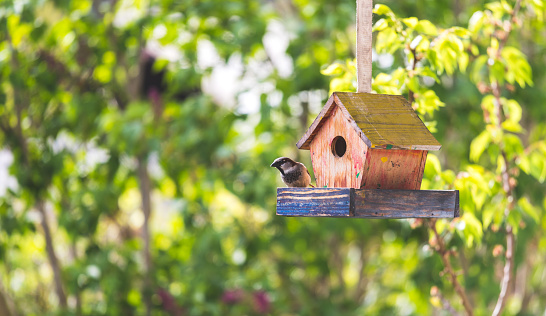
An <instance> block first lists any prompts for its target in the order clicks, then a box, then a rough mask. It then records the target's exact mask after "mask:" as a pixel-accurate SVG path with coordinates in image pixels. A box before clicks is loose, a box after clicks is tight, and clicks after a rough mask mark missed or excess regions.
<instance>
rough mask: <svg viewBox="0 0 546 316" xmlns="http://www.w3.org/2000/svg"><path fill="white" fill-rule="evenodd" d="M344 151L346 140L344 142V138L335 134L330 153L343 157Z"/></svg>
mask: <svg viewBox="0 0 546 316" xmlns="http://www.w3.org/2000/svg"><path fill="white" fill-rule="evenodd" d="M346 151H347V142H345V138H343V137H341V136H336V137H335V138H334V139H333V140H332V153H333V154H334V156H336V157H343V155H345V152H346Z"/></svg>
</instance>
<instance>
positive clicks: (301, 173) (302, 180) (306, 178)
mask: <svg viewBox="0 0 546 316" xmlns="http://www.w3.org/2000/svg"><path fill="white" fill-rule="evenodd" d="M271 167H274V168H277V169H279V171H280V172H281V178H282V181H283V182H284V183H285V184H286V185H287V186H288V187H290V188H306V187H308V186H312V187H313V188H314V187H315V186H314V185H312V184H311V175H310V174H309V170H307V168H306V167H305V165H304V164H302V163H301V162H297V161H294V160H292V159H290V158H287V157H280V158H277V159H275V161H273V163H272V164H271Z"/></svg>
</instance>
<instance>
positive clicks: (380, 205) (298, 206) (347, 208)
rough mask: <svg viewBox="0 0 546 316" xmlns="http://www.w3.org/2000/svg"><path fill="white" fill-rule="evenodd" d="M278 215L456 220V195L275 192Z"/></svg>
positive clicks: (319, 190)
mask: <svg viewBox="0 0 546 316" xmlns="http://www.w3.org/2000/svg"><path fill="white" fill-rule="evenodd" d="M277 215H282V216H305V217H308V216H312V217H350V218H453V217H459V191H457V190H449V191H432V190H430V191H429V190H423V191H420V190H367V189H361V190H357V189H348V188H346V189H339V188H278V189H277Z"/></svg>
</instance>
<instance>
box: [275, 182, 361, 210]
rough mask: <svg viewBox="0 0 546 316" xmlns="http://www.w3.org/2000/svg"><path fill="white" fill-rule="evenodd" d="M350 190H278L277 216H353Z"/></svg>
mask: <svg viewBox="0 0 546 316" xmlns="http://www.w3.org/2000/svg"><path fill="white" fill-rule="evenodd" d="M351 196H352V195H351V189H350V188H277V215H282V216H336V217H345V216H351Z"/></svg>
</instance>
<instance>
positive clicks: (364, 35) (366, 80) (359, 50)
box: [356, 0, 373, 93]
mask: <svg viewBox="0 0 546 316" xmlns="http://www.w3.org/2000/svg"><path fill="white" fill-rule="evenodd" d="M372 16H373V1H372V0H357V1H356V73H357V75H356V77H357V80H356V81H357V85H356V86H357V91H358V92H368V93H370V92H372V43H373V39H372V24H373V23H372Z"/></svg>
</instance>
